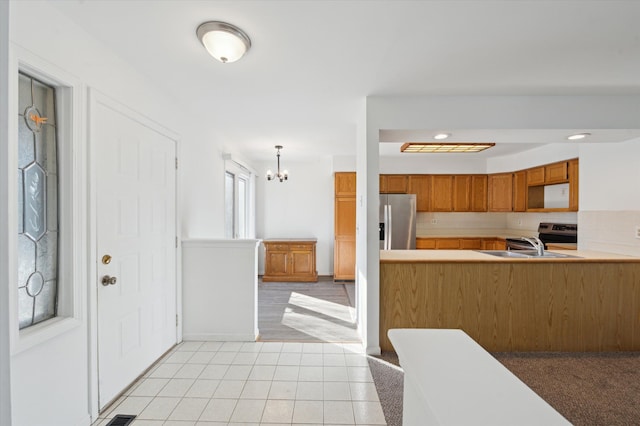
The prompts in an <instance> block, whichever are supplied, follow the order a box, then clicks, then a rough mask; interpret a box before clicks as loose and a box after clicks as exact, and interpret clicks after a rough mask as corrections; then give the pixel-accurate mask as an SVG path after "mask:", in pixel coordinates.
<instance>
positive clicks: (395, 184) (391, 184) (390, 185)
mask: <svg viewBox="0 0 640 426" xmlns="http://www.w3.org/2000/svg"><path fill="white" fill-rule="evenodd" d="M381 177H382V178H383V180H384V181H385V182H384V184H383V183H381V185H380V187H381V188H382V186H383V185H384V192H385V193H387V194H406V193H407V180H408V179H407V175H382V176H381Z"/></svg>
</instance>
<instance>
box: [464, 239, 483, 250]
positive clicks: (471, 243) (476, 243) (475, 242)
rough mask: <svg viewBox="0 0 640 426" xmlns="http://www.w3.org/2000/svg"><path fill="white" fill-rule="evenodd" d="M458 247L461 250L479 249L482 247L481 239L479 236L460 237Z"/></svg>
mask: <svg viewBox="0 0 640 426" xmlns="http://www.w3.org/2000/svg"><path fill="white" fill-rule="evenodd" d="M460 248H461V249H463V250H480V249H481V248H482V240H481V239H480V238H461V239H460Z"/></svg>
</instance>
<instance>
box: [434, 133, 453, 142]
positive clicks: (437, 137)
mask: <svg viewBox="0 0 640 426" xmlns="http://www.w3.org/2000/svg"><path fill="white" fill-rule="evenodd" d="M449 136H451V133H438V134H436V135H435V136H434V137H433V138H434V139H435V140H437V141H441V140H443V139H447V138H448V137H449Z"/></svg>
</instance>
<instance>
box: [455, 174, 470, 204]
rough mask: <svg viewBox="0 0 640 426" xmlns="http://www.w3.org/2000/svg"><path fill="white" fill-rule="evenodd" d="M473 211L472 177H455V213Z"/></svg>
mask: <svg viewBox="0 0 640 426" xmlns="http://www.w3.org/2000/svg"><path fill="white" fill-rule="evenodd" d="M470 210H471V176H470V175H455V176H453V211H455V212H468V211H470Z"/></svg>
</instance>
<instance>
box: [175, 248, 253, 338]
mask: <svg viewBox="0 0 640 426" xmlns="http://www.w3.org/2000/svg"><path fill="white" fill-rule="evenodd" d="M258 244H260V240H230V239H226V240H186V241H183V243H182V259H183V262H182V294H183V296H182V301H183V317H182V318H183V323H182V333H183V338H184V340H234V341H255V340H256V338H257V337H258Z"/></svg>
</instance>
